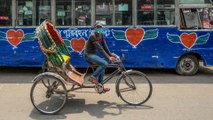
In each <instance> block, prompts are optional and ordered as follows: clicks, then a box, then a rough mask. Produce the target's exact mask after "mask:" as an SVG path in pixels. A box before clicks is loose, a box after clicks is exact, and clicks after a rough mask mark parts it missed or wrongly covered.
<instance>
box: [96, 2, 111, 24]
mask: <svg viewBox="0 0 213 120" xmlns="http://www.w3.org/2000/svg"><path fill="white" fill-rule="evenodd" d="M95 8H96V11H95V13H96V14H95V19H96V22H101V23H102V24H104V25H112V18H113V5H112V0H105V1H103V0H96V7H95Z"/></svg>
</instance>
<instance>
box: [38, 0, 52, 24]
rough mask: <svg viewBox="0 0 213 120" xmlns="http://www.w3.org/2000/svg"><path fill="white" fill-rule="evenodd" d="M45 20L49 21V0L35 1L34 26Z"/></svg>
mask: <svg viewBox="0 0 213 120" xmlns="http://www.w3.org/2000/svg"><path fill="white" fill-rule="evenodd" d="M45 19H51V6H50V0H36V25H40V24H41V23H42V22H43V21H44V20H45Z"/></svg>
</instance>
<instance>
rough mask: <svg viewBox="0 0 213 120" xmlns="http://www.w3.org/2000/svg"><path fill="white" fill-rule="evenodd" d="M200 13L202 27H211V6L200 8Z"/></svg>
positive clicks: (212, 17) (212, 24)
mask: <svg viewBox="0 0 213 120" xmlns="http://www.w3.org/2000/svg"><path fill="white" fill-rule="evenodd" d="M200 15H201V21H202V24H203V28H204V29H208V28H213V8H204V9H200Z"/></svg>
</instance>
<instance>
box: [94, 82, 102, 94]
mask: <svg viewBox="0 0 213 120" xmlns="http://www.w3.org/2000/svg"><path fill="white" fill-rule="evenodd" d="M103 90H104V87H103V85H101V84H99V85H96V86H95V91H96V92H97V93H102V92H103Z"/></svg>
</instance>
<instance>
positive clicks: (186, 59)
mask: <svg viewBox="0 0 213 120" xmlns="http://www.w3.org/2000/svg"><path fill="white" fill-rule="evenodd" d="M198 68H199V62H198V59H197V58H196V57H195V56H194V55H185V56H183V57H181V58H180V59H179V61H178V64H177V66H176V69H175V70H176V72H177V73H178V74H179V75H195V74H196V73H197V72H198Z"/></svg>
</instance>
